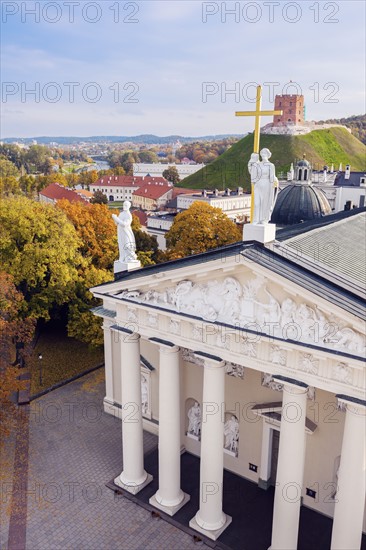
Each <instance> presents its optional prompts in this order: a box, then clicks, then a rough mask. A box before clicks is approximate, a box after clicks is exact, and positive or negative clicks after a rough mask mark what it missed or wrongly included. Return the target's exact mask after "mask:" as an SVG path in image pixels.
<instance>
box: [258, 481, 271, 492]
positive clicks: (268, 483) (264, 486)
mask: <svg viewBox="0 0 366 550" xmlns="http://www.w3.org/2000/svg"><path fill="white" fill-rule="evenodd" d="M270 486H271V478H269V479H261V478H259V479H258V487H259V488H260V489H263V490H264V491H267V489H268V488H269V487H270Z"/></svg>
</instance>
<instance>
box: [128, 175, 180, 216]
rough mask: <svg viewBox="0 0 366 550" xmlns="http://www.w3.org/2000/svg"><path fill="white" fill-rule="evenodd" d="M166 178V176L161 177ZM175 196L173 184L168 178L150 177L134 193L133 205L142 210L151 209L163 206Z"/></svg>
mask: <svg viewBox="0 0 366 550" xmlns="http://www.w3.org/2000/svg"><path fill="white" fill-rule="evenodd" d="M145 179H146V178H145ZM161 179H164V178H161ZM172 197H173V185H172V184H171V183H168V182H167V181H166V180H164V182H163V181H154V178H150V179H148V181H147V182H146V181H145V182H144V183H143V184H142V185H141V186H140V187H139V188H138V189H136V190H135V191H134V193H133V195H132V206H134V207H135V208H141V210H145V211H151V210H159V209H160V208H163V207H164V206H165V204H166V203H167V202H168V201H169V200H171V199H172Z"/></svg>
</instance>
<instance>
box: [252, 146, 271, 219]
mask: <svg viewBox="0 0 366 550" xmlns="http://www.w3.org/2000/svg"><path fill="white" fill-rule="evenodd" d="M260 156H261V157H262V160H261V161H260V160H259V155H258V153H252V155H251V157H250V160H249V163H248V170H249V173H250V176H251V181H252V183H253V184H254V215H253V224H268V222H269V220H270V218H271V214H272V210H273V208H274V205H275V202H276V198H277V191H278V179H277V178H276V173H275V166H274V164H272V162H269V159H270V158H271V156H272V153H271V151H270V150H269V149H262V150H261V152H260Z"/></svg>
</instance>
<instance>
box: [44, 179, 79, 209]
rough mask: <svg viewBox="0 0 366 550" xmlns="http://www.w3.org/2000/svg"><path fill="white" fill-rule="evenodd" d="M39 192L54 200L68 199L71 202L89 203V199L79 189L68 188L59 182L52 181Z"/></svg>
mask: <svg viewBox="0 0 366 550" xmlns="http://www.w3.org/2000/svg"><path fill="white" fill-rule="evenodd" d="M39 194H40V195H42V196H43V197H47V198H48V199H52V200H54V201H59V200H60V199H66V200H68V201H70V202H83V203H84V204H89V202H88V200H87V199H86V198H84V197H82V196H81V195H79V193H78V192H77V191H73V190H72V189H68V188H67V187H64V186H63V185H60V184H59V183H50V185H48V186H47V187H45V188H44V189H42V191H40V192H39Z"/></svg>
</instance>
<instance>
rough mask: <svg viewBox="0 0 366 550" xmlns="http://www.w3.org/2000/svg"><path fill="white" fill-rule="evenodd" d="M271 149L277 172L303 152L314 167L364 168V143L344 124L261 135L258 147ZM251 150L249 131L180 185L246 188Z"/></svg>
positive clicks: (209, 187)
mask: <svg viewBox="0 0 366 550" xmlns="http://www.w3.org/2000/svg"><path fill="white" fill-rule="evenodd" d="M263 147H267V148H268V149H269V150H270V151H271V152H272V158H271V161H272V162H273V163H274V164H275V166H276V171H277V174H279V173H280V172H284V173H286V172H287V171H288V170H289V168H290V165H291V162H294V163H295V162H296V161H297V160H299V159H301V158H302V157H303V154H304V153H305V155H306V158H307V160H308V161H309V162H310V163H311V164H312V166H313V168H314V170H321V169H322V168H323V166H324V165H326V164H327V165H328V166H331V165H332V163H333V164H334V168H335V169H338V167H339V164H340V163H342V164H343V167H344V166H345V164H348V163H349V164H351V168H352V170H357V171H362V170H366V147H365V145H363V144H362V143H361V142H360V141H359V140H358V139H356V138H355V137H354V136H352V135H351V134H350V133H349V132H347V130H345V129H344V128H330V129H329V130H315V131H314V132H310V133H309V134H306V135H304V136H276V135H262V136H261V148H263ZM252 151H253V134H249V135H247V136H246V137H244V138H243V139H241V140H240V141H238V142H237V143H235V144H234V145H232V146H231V147H230V149H228V150H227V151H225V153H223V154H222V155H220V156H219V157H218V158H217V159H216V160H215V161H213V162H212V163H211V164H209V165H207V166H206V167H205V168H203V169H202V170H199V171H198V172H196V173H195V174H192V175H191V176H188V177H187V178H184V180H183V181H182V182H181V183H180V186H181V187H186V188H191V189H200V188H207V189H215V188H217V189H219V190H220V189H224V188H226V187H229V188H230V189H234V188H235V187H237V186H241V187H243V188H244V189H245V190H246V191H249V188H250V185H249V174H248V169H247V164H248V160H249V157H250V155H251V153H252Z"/></svg>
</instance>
